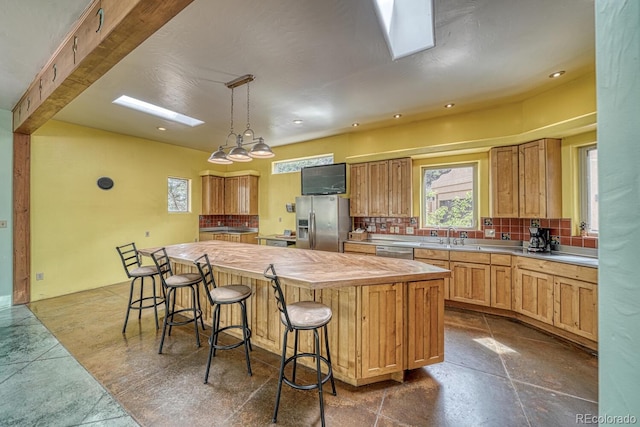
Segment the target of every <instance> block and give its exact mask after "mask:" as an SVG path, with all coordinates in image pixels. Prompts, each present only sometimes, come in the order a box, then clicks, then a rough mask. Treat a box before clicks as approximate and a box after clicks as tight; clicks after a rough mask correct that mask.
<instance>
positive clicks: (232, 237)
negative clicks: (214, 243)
mask: <svg viewBox="0 0 640 427" xmlns="http://www.w3.org/2000/svg"><path fill="white" fill-rule="evenodd" d="M257 237H258V233H200V235H199V241H201V242H204V241H207V240H222V241H223V242H237V243H252V244H258V239H257Z"/></svg>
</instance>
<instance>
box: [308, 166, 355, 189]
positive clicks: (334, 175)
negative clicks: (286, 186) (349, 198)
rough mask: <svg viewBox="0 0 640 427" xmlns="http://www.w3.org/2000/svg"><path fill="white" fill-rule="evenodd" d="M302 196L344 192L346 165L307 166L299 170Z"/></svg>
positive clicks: (345, 186) (345, 187)
mask: <svg viewBox="0 0 640 427" xmlns="http://www.w3.org/2000/svg"><path fill="white" fill-rule="evenodd" d="M300 178H301V184H302V185H301V188H302V195H303V196H313V195H321V194H344V193H346V192H347V165H346V163H334V164H331V165H320V166H309V167H306V168H302V169H301V170H300Z"/></svg>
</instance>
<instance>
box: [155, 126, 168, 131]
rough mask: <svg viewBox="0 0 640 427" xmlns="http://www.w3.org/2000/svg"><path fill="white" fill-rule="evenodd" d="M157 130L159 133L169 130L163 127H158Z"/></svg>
mask: <svg viewBox="0 0 640 427" xmlns="http://www.w3.org/2000/svg"><path fill="white" fill-rule="evenodd" d="M157 129H158V130H159V131H162V132H164V131H165V130H167V128H163V127H162V126H158V127H157Z"/></svg>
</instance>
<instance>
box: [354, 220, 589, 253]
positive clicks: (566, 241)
mask: <svg viewBox="0 0 640 427" xmlns="http://www.w3.org/2000/svg"><path fill="white" fill-rule="evenodd" d="M417 223H418V219H417V218H415V217H412V218H373V217H371V218H370V217H354V218H353V226H354V228H362V229H365V230H367V229H368V228H369V227H371V228H370V229H371V231H372V232H374V233H378V234H390V235H414V236H432V237H445V236H446V234H447V232H446V230H445V229H433V228H418V227H417ZM480 224H481V229H480V230H461V231H460V233H459V234H458V233H456V234H455V237H458V236H460V237H462V238H468V239H496V240H501V239H502V240H529V227H536V226H537V227H543V228H548V229H550V232H551V239H552V240H554V241H556V242H558V243H560V244H561V245H565V246H578V247H584V248H597V247H598V238H597V237H593V236H585V237H582V236H572V235H571V234H572V230H573V227H572V224H571V219H568V218H556V219H544V218H540V219H538V218H534V219H529V218H489V217H483V218H480ZM372 227H375V231H374V230H373V228H372ZM407 227H409V230H410V231H413V233H407ZM486 229H491V230H494V231H495V234H494V237H485V232H484V231H485V230H486ZM465 235H466V236H465Z"/></svg>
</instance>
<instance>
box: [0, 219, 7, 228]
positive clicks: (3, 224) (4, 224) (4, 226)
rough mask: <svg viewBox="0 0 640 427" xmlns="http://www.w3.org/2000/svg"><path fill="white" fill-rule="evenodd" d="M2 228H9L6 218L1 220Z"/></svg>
mask: <svg viewBox="0 0 640 427" xmlns="http://www.w3.org/2000/svg"><path fill="white" fill-rule="evenodd" d="M0 228H7V221H6V220H4V219H3V220H1V221H0Z"/></svg>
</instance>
